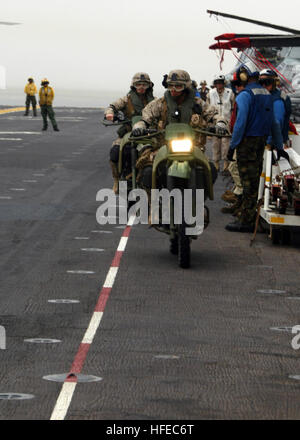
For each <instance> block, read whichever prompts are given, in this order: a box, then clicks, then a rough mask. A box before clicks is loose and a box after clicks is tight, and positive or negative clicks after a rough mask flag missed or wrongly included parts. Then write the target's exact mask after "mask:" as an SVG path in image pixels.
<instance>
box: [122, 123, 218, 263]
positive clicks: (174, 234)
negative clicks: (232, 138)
mask: <svg viewBox="0 0 300 440" xmlns="http://www.w3.org/2000/svg"><path fill="white" fill-rule="evenodd" d="M197 133H198V134H206V135H209V136H211V135H216V134H213V133H212V132H208V131H205V130H201V129H196V128H192V127H191V126H190V125H188V124H184V123H170V124H169V125H167V127H166V128H165V130H160V131H156V132H153V130H152V132H149V130H147V129H145V130H143V135H142V136H137V137H131V136H129V137H128V140H129V141H131V142H133V143H134V144H137V147H136V148H138V145H139V143H145V142H149V136H151V137H152V139H153V138H154V137H157V138H160V142H159V145H162V143H163V145H162V146H160V147H157V143H156V148H155V145H153V144H152V145H149V146H148V148H151V149H152V153H153V155H154V160H153V165H152V169H151V167H148V168H150V170H151V174H152V175H151V183H150V186H151V189H152V190H155V189H159V190H161V189H163V188H165V189H167V190H168V193H169V194H170V193H171V192H172V191H173V190H174V189H177V190H179V191H180V194H181V198H180V199H181V201H180V203H181V212H180V213H179V215H178V212H177V211H180V209H179V210H178V204H176V206H175V205H174V203H175V201H174V197H169V200H168V202H169V213H170V216H169V220H170V221H169V222H167V223H166V222H165V221H164V216H163V209H164V208H165V206H164V203H162V200H161V199H160V201H159V212H158V215H157V216H156V220H157V223H156V224H152V226H153V227H154V228H155V229H157V230H158V231H160V232H164V233H167V234H168V235H169V236H170V252H171V253H172V254H175V255H178V264H179V266H180V267H181V268H188V267H190V261H191V241H192V239H197V238H198V236H199V233H198V234H197V233H196V234H193V235H190V234H189V229H190V228H193V229H195V228H194V226H195V223H193V224H188V222H187V221H186V216H185V213H184V211H185V207H186V206H187V204H186V200H185V199H186V197H188V194H189V195H191V200H192V203H191V204H189V205H188V206H190V208H191V211H192V212H190V213H188V214H189V215H190V214H192V217H190V218H193V219H194V218H195V214H196V209H197V205H196V203H197V190H203V193H204V194H203V198H204V201H205V200H206V199H207V198H209V199H210V200H213V197H214V196H213V183H214V181H215V180H216V177H217V171H216V169H215V168H214V165H213V164H212V163H210V162H209V161H208V159H207V157H206V156H205V154H204V153H203V151H202V150H201V149H200V148H199V147H197V146H196V143H195V140H196V135H197ZM148 171H149V169H148ZM144 175H146V173H144ZM148 185H149V179H148ZM146 186H147V184H146ZM186 189H189V190H191V191H190V192H189V193H188V192H186V191H185V190H186ZM151 194H152V191H151ZM151 203H152V201H151ZM179 208H180V207H179ZM203 213H204V225H203V226H204V228H206V227H207V226H208V224H209V210H208V208H207V207H206V206H205V205H204V212H203ZM151 219H153V212H152V211H151ZM202 230H203V228H202Z"/></svg>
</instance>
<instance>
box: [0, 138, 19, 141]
mask: <svg viewBox="0 0 300 440" xmlns="http://www.w3.org/2000/svg"><path fill="white" fill-rule="evenodd" d="M22 140H23V139H21V138H0V141H22Z"/></svg>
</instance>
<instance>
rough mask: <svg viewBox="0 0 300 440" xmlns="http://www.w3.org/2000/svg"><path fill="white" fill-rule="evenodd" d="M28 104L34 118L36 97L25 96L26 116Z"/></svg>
mask: <svg viewBox="0 0 300 440" xmlns="http://www.w3.org/2000/svg"><path fill="white" fill-rule="evenodd" d="M30 103H31V105H32V110H33V114H34V116H36V97H35V96H34V95H33V96H31V95H26V101H25V106H26V110H25V114H26V115H28V114H29V108H30Z"/></svg>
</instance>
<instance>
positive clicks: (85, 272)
mask: <svg viewBox="0 0 300 440" xmlns="http://www.w3.org/2000/svg"><path fill="white" fill-rule="evenodd" d="M67 273H74V274H79V275H89V274H93V273H95V272H93V271H92V270H67Z"/></svg>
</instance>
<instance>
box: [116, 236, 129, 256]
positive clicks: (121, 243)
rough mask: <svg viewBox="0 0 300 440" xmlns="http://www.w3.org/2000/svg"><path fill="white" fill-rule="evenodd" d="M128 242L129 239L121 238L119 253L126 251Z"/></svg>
mask: <svg viewBox="0 0 300 440" xmlns="http://www.w3.org/2000/svg"><path fill="white" fill-rule="evenodd" d="M127 241H128V237H121V240H120V243H119V246H118V249H117V251H122V252H123V251H125V248H126V245H127Z"/></svg>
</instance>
